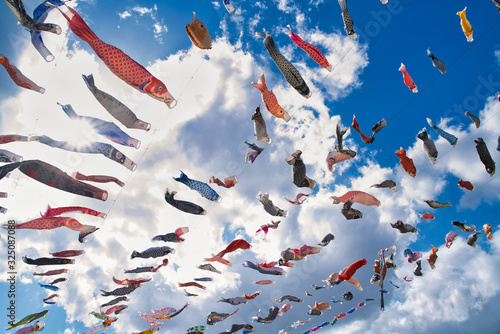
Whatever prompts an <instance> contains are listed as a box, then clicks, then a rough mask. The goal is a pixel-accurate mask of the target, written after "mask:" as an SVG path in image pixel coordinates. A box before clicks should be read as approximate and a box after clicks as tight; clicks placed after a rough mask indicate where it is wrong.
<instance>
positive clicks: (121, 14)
mask: <svg viewBox="0 0 500 334" xmlns="http://www.w3.org/2000/svg"><path fill="white" fill-rule="evenodd" d="M118 16H119V17H120V18H121V19H122V20H124V19H126V18H127V17H130V16H132V14H130V12H129V11H127V10H126V11H124V12H123V13H118Z"/></svg>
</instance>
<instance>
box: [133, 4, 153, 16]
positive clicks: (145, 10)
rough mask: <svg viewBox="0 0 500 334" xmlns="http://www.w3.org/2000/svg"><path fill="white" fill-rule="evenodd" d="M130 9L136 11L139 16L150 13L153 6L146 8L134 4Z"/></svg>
mask: <svg viewBox="0 0 500 334" xmlns="http://www.w3.org/2000/svg"><path fill="white" fill-rule="evenodd" d="M132 10H133V11H134V12H136V13H138V14H139V15H140V16H143V15H146V14H152V13H153V10H154V8H147V7H141V6H135V7H133V8H132Z"/></svg>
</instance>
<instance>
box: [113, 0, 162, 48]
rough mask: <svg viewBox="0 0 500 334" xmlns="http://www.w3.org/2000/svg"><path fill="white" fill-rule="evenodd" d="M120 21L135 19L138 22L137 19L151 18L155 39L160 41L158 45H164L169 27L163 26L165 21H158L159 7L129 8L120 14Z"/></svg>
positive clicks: (154, 5)
mask: <svg viewBox="0 0 500 334" xmlns="http://www.w3.org/2000/svg"><path fill="white" fill-rule="evenodd" d="M118 16H120V19H122V20H124V19H126V18H127V17H134V16H135V19H136V21H137V19H138V18H137V17H136V16H138V17H140V18H142V17H143V16H149V18H150V19H151V20H152V24H151V27H152V28H153V37H154V38H155V39H156V40H157V41H158V43H160V44H163V37H164V36H165V34H166V33H167V32H168V28H167V25H165V24H163V19H158V6H157V5H156V4H153V7H141V6H134V7H127V9H126V10H125V11H123V12H122V13H118Z"/></svg>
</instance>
